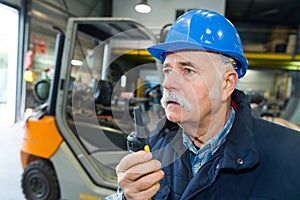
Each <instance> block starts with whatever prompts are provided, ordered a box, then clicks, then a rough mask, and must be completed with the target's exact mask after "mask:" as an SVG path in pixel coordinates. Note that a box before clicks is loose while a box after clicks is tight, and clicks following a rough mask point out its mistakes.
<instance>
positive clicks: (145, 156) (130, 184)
mask: <svg viewBox="0 0 300 200" xmlns="http://www.w3.org/2000/svg"><path fill="white" fill-rule="evenodd" d="M160 167H161V163H160V161H158V160H153V159H152V153H150V152H146V151H139V152H135V153H131V154H128V155H126V156H125V157H124V158H123V159H122V160H121V161H120V163H119V164H118V165H117V167H116V172H117V175H118V184H119V186H120V187H121V188H122V190H123V192H124V195H125V197H126V199H132V200H134V199H136V200H137V199H150V198H151V197H152V196H154V195H155V194H156V192H157V191H158V190H159V187H160V185H159V183H158V181H159V180H161V179H162V178H163V177H164V173H163V171H162V170H160Z"/></svg>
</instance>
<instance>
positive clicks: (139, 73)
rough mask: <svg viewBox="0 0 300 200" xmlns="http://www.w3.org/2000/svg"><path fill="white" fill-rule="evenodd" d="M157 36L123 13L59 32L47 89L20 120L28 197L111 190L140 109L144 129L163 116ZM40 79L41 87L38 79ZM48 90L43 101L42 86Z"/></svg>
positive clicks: (87, 195)
mask: <svg viewBox="0 0 300 200" xmlns="http://www.w3.org/2000/svg"><path fill="white" fill-rule="evenodd" d="M157 42H158V39H157V36H156V35H155V34H154V33H153V31H150V30H149V29H147V28H146V27H144V26H143V25H142V24H140V23H139V22H137V21H135V20H132V19H128V18H70V19H69V21H68V24H67V28H66V31H65V33H62V32H59V33H58V34H57V39H56V47H55V66H54V74H53V77H51V81H50V86H49V87H43V85H36V86H35V87H34V88H35V93H36V96H37V97H39V94H41V95H40V96H41V99H42V101H41V102H42V103H41V104H40V105H39V106H38V107H37V108H35V109H34V112H33V113H32V114H31V115H30V116H29V117H28V119H26V131H25V134H24V139H23V141H22V146H21V161H22V166H23V169H24V171H23V174H22V180H21V186H22V190H23V193H24V195H25V197H26V199H30V200H57V199H70V200H74V199H79V200H101V199H104V197H105V196H107V195H110V194H113V193H115V192H116V189H117V187H118V185H117V176H116V173H115V167H116V165H117V163H118V162H119V161H120V159H121V158H122V157H123V156H125V155H126V154H127V153H128V151H127V146H126V139H127V136H128V135H129V134H130V133H132V132H133V131H135V122H134V119H133V109H134V108H136V107H139V108H140V109H141V111H142V113H143V115H142V118H143V121H144V122H145V124H146V125H145V126H146V127H147V128H149V129H150V130H151V129H153V128H154V126H155V123H156V121H157V120H158V119H159V118H160V117H162V115H164V113H163V112H164V111H163V109H162V107H161V106H160V104H159V102H160V98H161V80H162V73H161V70H160V69H161V66H160V65H161V64H160V63H159V62H158V61H156V60H155V59H154V58H153V57H151V56H150V54H148V53H147V51H146V47H147V46H150V45H153V44H155V43H157ZM38 84H45V82H39V83H38ZM40 88H49V91H48V92H49V93H48V95H46V96H47V99H45V98H44V97H45V91H44V90H42V89H40Z"/></svg>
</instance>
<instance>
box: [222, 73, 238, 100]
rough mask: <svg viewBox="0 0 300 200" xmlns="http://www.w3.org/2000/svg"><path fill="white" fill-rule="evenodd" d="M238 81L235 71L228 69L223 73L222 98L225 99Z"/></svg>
mask: <svg viewBox="0 0 300 200" xmlns="http://www.w3.org/2000/svg"><path fill="white" fill-rule="evenodd" d="M237 82H238V75H237V73H236V71H234V70H229V71H227V72H225V74H224V75H223V95H222V100H223V101H225V100H227V99H228V98H229V97H230V96H231V94H232V93H233V91H234V89H235V86H236V84H237Z"/></svg>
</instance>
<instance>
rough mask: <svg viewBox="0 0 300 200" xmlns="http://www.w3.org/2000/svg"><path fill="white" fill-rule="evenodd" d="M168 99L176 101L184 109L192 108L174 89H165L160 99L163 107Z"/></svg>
mask: <svg viewBox="0 0 300 200" xmlns="http://www.w3.org/2000/svg"><path fill="white" fill-rule="evenodd" d="M170 101H173V102H176V103H178V104H179V105H180V106H181V107H182V108H183V109H184V110H186V111H191V110H192V105H191V104H190V102H189V101H188V100H187V99H186V98H185V97H184V96H182V95H181V94H179V93H177V92H174V91H170V90H165V91H164V94H163V97H162V98H161V100H160V102H161V104H162V106H163V108H166V107H167V103H168V102H170Z"/></svg>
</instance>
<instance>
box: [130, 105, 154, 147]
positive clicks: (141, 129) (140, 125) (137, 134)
mask: <svg viewBox="0 0 300 200" xmlns="http://www.w3.org/2000/svg"><path fill="white" fill-rule="evenodd" d="M133 115H134V121H135V131H134V132H132V133H131V134H129V135H128V136H127V149H128V151H129V152H137V151H139V150H145V151H148V152H150V147H149V142H148V137H149V130H148V128H147V127H146V126H145V125H144V122H143V118H142V114H141V109H140V107H139V106H136V107H134V109H133Z"/></svg>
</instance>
